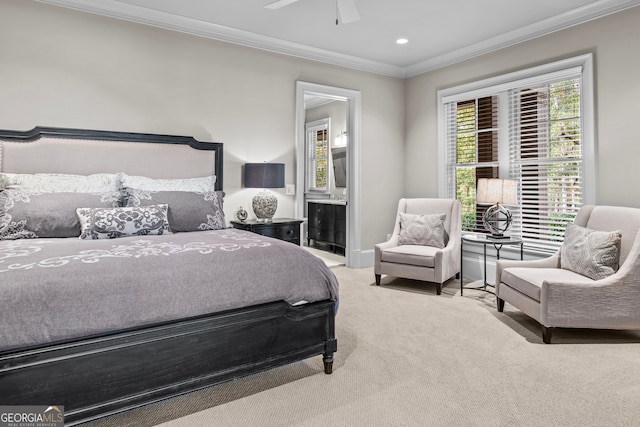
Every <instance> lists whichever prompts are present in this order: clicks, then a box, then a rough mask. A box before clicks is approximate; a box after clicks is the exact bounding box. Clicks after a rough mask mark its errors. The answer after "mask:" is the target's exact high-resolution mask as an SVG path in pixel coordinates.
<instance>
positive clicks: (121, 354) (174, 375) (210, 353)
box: [0, 127, 337, 425]
mask: <svg viewBox="0 0 640 427" xmlns="http://www.w3.org/2000/svg"><path fill="white" fill-rule="evenodd" d="M41 137H48V138H56V137H58V138H78V139H86V140H111V141H133V142H155V143H158V142H162V143H169V144H188V145H190V146H192V147H193V148H196V149H205V150H216V155H215V163H216V164H215V171H216V175H217V181H216V188H217V189H220V190H222V167H223V164H222V160H223V159H222V144H221V143H203V142H199V141H197V140H195V139H193V138H190V137H179V136H167V135H152V134H137V133H123V132H105V131H90V130H77V129H60V128H42V127H39V128H35V129H33V130H31V131H26V132H16V131H1V130H0V140H5V141H13V142H15V141H25V142H29V141H34V140H37V139H39V138H41ZM0 309H7V308H6V307H5V308H3V307H0ZM334 316H335V302H334V301H328V300H327V301H320V302H316V303H312V304H306V305H302V306H295V307H294V306H291V305H289V304H287V303H286V302H284V301H276V302H272V303H268V304H262V305H258V306H251V307H246V308H242V309H236V310H230V311H225V312H221V313H212V314H209V315H205V316H200V317H196V318H189V319H179V320H177V321H173V322H167V323H162V324H156V325H152V326H146V327H142V328H135V329H128V330H120V331H112V332H110V333H107V334H102V335H99V336H92V337H85V338H82V339H78V340H72V341H67V342H60V343H53V344H48V345H45V346H41V347H35V348H28V349H20V350H16V351H5V352H0V404H1V405H64V412H65V424H66V425H74V424H78V423H81V422H86V421H89V420H92V419H96V418H100V417H104V416H107V415H111V414H114V413H117V412H121V411H125V410H128V409H131V408H135V407H137V406H141V405H145V404H148V403H152V402H156V401H159V400H162V399H166V398H168V397H172V396H176V395H179V394H182V393H186V392H189V391H193V390H197V389H200V388H203V387H207V386H211V385H214V384H219V383H222V382H225V381H230V380H233V379H235V378H239V377H242V376H246V375H250V374H253V373H256V372H261V371H264V370H267V369H271V368H274V367H277V366H282V365H286V364H289V363H292V362H297V361H301V360H303V359H306V358H309V357H312V356H317V355H322V356H323V361H324V372H325V373H326V374H331V373H332V369H333V368H332V365H333V353H334V352H335V351H336V350H337V341H336V339H335V324H334Z"/></svg>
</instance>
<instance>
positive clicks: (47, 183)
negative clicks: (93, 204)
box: [0, 173, 120, 193]
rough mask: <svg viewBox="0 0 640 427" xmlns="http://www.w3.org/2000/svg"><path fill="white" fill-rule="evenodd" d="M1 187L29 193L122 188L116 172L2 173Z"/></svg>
mask: <svg viewBox="0 0 640 427" xmlns="http://www.w3.org/2000/svg"><path fill="white" fill-rule="evenodd" d="M0 188H3V189H11V190H22V191H26V192H29V193H104V192H109V191H118V190H120V176H119V175H118V174H115V173H98V174H93V175H69V174H63V173H36V174H30V173H2V174H0Z"/></svg>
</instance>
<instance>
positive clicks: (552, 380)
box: [90, 267, 640, 427]
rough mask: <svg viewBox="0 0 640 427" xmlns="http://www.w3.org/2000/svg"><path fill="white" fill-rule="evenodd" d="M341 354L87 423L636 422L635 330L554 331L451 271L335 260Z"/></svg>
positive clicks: (181, 426) (101, 426)
mask: <svg viewBox="0 0 640 427" xmlns="http://www.w3.org/2000/svg"><path fill="white" fill-rule="evenodd" d="M333 271H334V272H335V274H336V276H337V277H338V279H339V281H340V286H341V289H340V295H341V300H340V308H339V312H338V315H337V318H336V335H337V339H338V352H337V353H336V359H335V363H334V371H333V374H332V375H325V374H324V373H323V370H322V360H321V357H314V358H312V359H309V360H307V361H304V362H300V363H296V364H293V365H290V366H287V367H283V368H278V369H274V370H271V371H269V372H265V373H261V374H258V375H254V376H251V377H248V378H244V379H240V380H236V381H234V382H231V383H227V384H223V385H220V386H216V387H211V388H208V389H205V390H201V391H198V392H193V393H189V394H187V395H184V396H181V397H178V398H174V399H169V400H166V401H164V402H161V403H158V404H154V405H149V406H147V407H143V408H139V409H136V410H132V411H129V412H126V413H123V414H119V415H115V416H112V417H109V418H105V419H103V420H99V421H96V422H93V423H90V425H91V427H111V426H118V427H121V426H152V425H162V426H164V427H187V426H189V427H194V426H195V427H198V426H328V425H334V426H465V427H466V426H598V427H600V426H636V425H638V420H639V419H640V381H639V380H638V379H639V378H640V332H625V331H590V330H560V331H556V332H555V334H554V337H553V341H552V342H553V343H552V344H550V345H545V344H543V343H542V340H541V338H540V333H539V328H538V325H537V323H536V322H534V321H532V320H530V319H529V318H527V317H526V316H524V315H522V314H521V313H520V312H518V311H517V310H515V309H514V308H513V307H510V306H509V305H507V306H506V307H505V313H498V312H497V311H496V309H495V299H494V297H493V295H491V294H488V293H484V292H481V291H465V294H464V297H461V296H460V291H459V282H458V281H456V280H452V281H450V282H448V283H447V285H446V287H445V288H444V289H443V292H442V295H440V296H437V295H436V294H435V287H434V286H433V285H429V284H422V283H420V282H417V281H412V280H404V279H392V278H390V277H384V278H383V279H382V286H379V287H377V286H375V285H374V280H373V271H372V269H361V270H354V269H349V268H346V267H338V268H334V269H333Z"/></svg>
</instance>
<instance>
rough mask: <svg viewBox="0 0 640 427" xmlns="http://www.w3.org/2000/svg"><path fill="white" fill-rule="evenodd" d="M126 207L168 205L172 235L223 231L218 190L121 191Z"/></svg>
mask: <svg viewBox="0 0 640 427" xmlns="http://www.w3.org/2000/svg"><path fill="white" fill-rule="evenodd" d="M124 195H125V198H126V205H127V206H148V205H155V204H158V203H166V204H167V205H169V214H168V217H169V223H170V224H171V231H173V232H174V233H179V232H184V231H201V230H220V229H223V228H227V222H226V219H225V216H224V211H223V210H222V203H223V198H224V193H223V192H222V191H205V192H193V191H144V190H138V189H135V188H126V189H125V190H124Z"/></svg>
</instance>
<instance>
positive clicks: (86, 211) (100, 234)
mask: <svg viewBox="0 0 640 427" xmlns="http://www.w3.org/2000/svg"><path fill="white" fill-rule="evenodd" d="M167 210H168V206H167V205H152V206H145V207H124V208H112V209H103V208H80V209H77V210H76V212H77V214H78V219H79V220H80V226H81V229H82V232H81V234H80V239H83V240H85V239H115V238H117V237H125V236H146V235H150V234H151V235H154V234H155V235H160V234H171V230H170V229H169V220H168V219H167Z"/></svg>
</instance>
